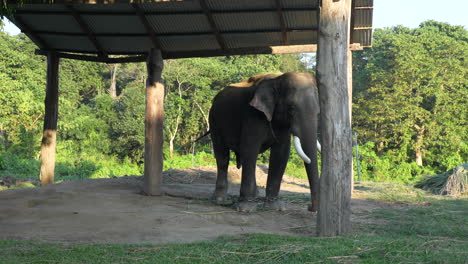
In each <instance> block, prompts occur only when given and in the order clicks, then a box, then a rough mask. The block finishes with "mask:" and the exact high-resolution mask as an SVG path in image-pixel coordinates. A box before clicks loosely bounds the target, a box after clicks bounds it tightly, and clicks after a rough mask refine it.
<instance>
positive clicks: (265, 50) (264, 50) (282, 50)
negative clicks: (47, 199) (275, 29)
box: [36, 43, 362, 64]
mask: <svg viewBox="0 0 468 264" xmlns="http://www.w3.org/2000/svg"><path fill="white" fill-rule="evenodd" d="M350 50H362V47H361V46H360V45H359V44H356V43H355V44H352V45H350ZM316 51H317V45H315V44H310V45H291V46H270V47H253V48H238V49H228V50H199V51H187V52H165V53H163V58H164V59H180V58H193V57H216V56H232V55H247V54H288V53H305V52H316ZM68 52H73V51H68ZM47 53H48V51H47V50H36V54H37V55H47ZM83 53H92V52H91V51H87V52H83ZM56 54H57V56H58V57H60V58H65V59H72V60H83V61H94V62H103V63H110V64H111V63H131V62H143V61H146V58H147V55H146V54H141V55H139V53H134V54H133V55H136V56H125V57H107V58H102V57H97V56H92V55H84V54H77V53H66V52H56ZM127 55H130V54H127Z"/></svg>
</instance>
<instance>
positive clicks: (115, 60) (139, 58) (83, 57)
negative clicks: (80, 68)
mask: <svg viewBox="0 0 468 264" xmlns="http://www.w3.org/2000/svg"><path fill="white" fill-rule="evenodd" d="M35 53H36V55H47V53H48V51H47V50H36V52H35ZM56 55H57V56H58V57H60V58H64V59H72V60H82V61H94V62H104V63H109V64H113V63H128V62H144V61H146V58H147V56H146V55H138V56H125V57H115V58H111V57H97V56H91V55H81V54H72V53H64V52H56Z"/></svg>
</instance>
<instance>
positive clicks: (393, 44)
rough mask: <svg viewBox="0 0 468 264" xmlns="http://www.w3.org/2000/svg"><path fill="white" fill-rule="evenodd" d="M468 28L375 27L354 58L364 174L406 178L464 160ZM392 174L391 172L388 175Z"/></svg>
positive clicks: (440, 25) (436, 25)
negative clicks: (369, 46)
mask: <svg viewBox="0 0 468 264" xmlns="http://www.w3.org/2000/svg"><path fill="white" fill-rule="evenodd" d="M467 58H468V31H467V30H465V29H464V28H463V27H461V26H451V25H448V24H445V23H439V22H435V21H426V22H424V23H422V24H421V25H420V27H419V28H416V29H409V28H405V27H402V26H397V27H393V28H388V29H383V30H376V31H375V34H374V42H373V48H372V49H368V50H364V51H362V52H356V53H355V56H354V62H355V63H354V67H355V69H354V72H355V80H354V81H355V82H354V84H355V94H356V96H355V98H353V99H354V110H353V119H354V120H353V121H354V124H353V125H354V129H355V130H357V131H358V133H359V136H360V137H361V142H362V143H364V142H367V143H366V144H365V146H364V148H363V150H364V151H366V153H365V156H364V157H365V159H364V160H363V163H364V164H363V165H364V173H372V175H367V176H368V177H369V178H374V179H380V180H383V179H389V177H396V178H400V179H402V180H407V179H412V178H414V177H415V176H417V175H419V174H421V173H428V172H433V171H438V172H442V171H446V170H448V169H451V168H453V167H455V166H457V165H459V164H462V163H464V162H466V161H467V155H468V145H467V142H466V140H467V132H468V131H467V113H468V111H467V109H468V108H467V98H468V97H467V95H468V93H467V92H468V61H467ZM388 172H391V173H388Z"/></svg>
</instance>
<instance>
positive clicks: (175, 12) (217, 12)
mask: <svg viewBox="0 0 468 264" xmlns="http://www.w3.org/2000/svg"><path fill="white" fill-rule="evenodd" d="M357 9H365V8H364V7H359V8H357ZM317 10H318V9H317V8H282V11H288V12H294V11H317ZM261 12H277V9H271V8H262V9H236V10H210V13H211V14H212V15H222V14H238V13H261ZM15 13H16V14H20V15H26V14H33V15H64V14H67V12H64V11H57V10H44V11H37V10H22V9H18V10H16V11H15ZM80 14H81V15H96V16H106V15H108V16H113V15H121V16H125V15H127V16H129V15H134V14H135V13H133V12H131V11H80ZM143 14H144V15H147V16H148V15H200V14H204V11H199V10H194V11H186V10H184V11H178V10H171V11H161V10H158V11H145V12H143Z"/></svg>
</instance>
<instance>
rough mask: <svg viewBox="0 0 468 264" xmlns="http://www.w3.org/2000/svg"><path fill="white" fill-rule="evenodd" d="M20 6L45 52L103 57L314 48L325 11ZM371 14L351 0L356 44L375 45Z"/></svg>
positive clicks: (271, 1)
mask: <svg viewBox="0 0 468 264" xmlns="http://www.w3.org/2000/svg"><path fill="white" fill-rule="evenodd" d="M50 2H53V3H52V4H51V3H50ZM9 3H10V4H13V3H14V1H9ZM15 9H16V10H15V12H14V14H13V15H12V17H11V20H12V22H13V23H15V24H16V25H17V26H18V27H19V28H20V29H21V30H22V31H23V32H24V33H25V34H26V35H28V36H29V37H30V38H31V39H32V40H33V41H34V42H35V43H36V45H37V46H38V47H39V48H40V49H41V50H43V51H49V50H53V51H57V52H68V53H86V54H95V55H96V54H97V55H98V56H99V57H100V58H107V57H108V56H109V55H131V54H133V55H142V54H145V53H147V52H148V50H149V49H150V48H152V47H155V48H159V49H161V51H162V53H163V57H164V58H181V57H205V56H219V55H233V54H256V53H257V54H258V53H275V52H274V50H275V49H277V50H279V51H278V52H279V53H288V52H298V51H314V50H315V48H316V44H317V40H318V37H317V33H318V23H319V14H320V12H319V0H255V1H254V0H235V1H234V0H153V1H134V0H68V1H67V0H56V1H53V0H23V4H22V5H17V6H15ZM372 11H373V0H353V1H352V11H351V44H356V45H355V46H360V47H368V46H370V45H371V39H372ZM296 45H301V48H299V46H296ZM278 52H276V53H278Z"/></svg>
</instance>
